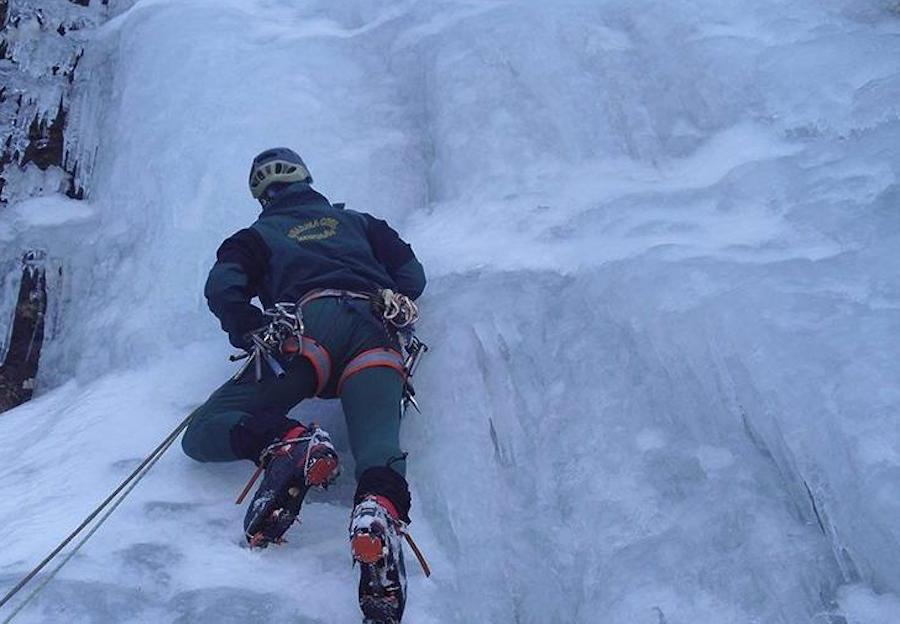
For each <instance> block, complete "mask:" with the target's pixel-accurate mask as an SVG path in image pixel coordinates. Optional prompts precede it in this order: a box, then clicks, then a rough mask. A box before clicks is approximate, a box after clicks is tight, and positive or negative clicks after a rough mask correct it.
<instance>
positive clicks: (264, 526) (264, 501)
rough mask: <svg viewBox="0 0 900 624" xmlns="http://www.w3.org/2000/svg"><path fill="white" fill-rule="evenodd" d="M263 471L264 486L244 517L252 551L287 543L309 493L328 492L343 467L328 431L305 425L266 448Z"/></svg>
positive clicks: (262, 458) (262, 464)
mask: <svg viewBox="0 0 900 624" xmlns="http://www.w3.org/2000/svg"><path fill="white" fill-rule="evenodd" d="M260 470H262V471H264V473H265V474H264V476H263V480H262V483H260V486H259V488H258V489H257V490H256V493H255V494H254V495H253V500H252V501H250V507H249V508H248V509H247V514H246V516H245V517H244V533H245V535H246V538H247V543H248V544H249V545H250V547H252V548H265V547H266V546H268V545H269V544H280V543H282V542H284V538H283V535H284V534H285V532H286V531H287V530H288V529H289V528H290V527H291V525H292V524H294V522H298V521H299V519H300V507H301V505H302V504H303V499H304V498H305V497H306V493H307V492H308V491H309V490H310V488H314V487H318V488H322V489H326V488H328V486H329V485H330V484H331V483H332V482H334V480H335V479H336V478H337V477H338V475H339V474H340V463H339V460H338V455H337V452H335V450H334V446H333V445H332V443H331V438H330V437H329V435H328V433H327V432H326V431H325V430H323V429H319V428H318V427H316V426H315V425H312V426H311V427H309V428H307V427H304V426H302V425H301V426H297V427H294V428H293V429H291V430H290V431H288V432H287V433H286V434H285V435H284V436H283V437H282V438H281V439H279V440H276V441H275V442H274V443H272V444H270V445H269V446H268V447H266V449H265V450H264V451H263V454H262V457H261V459H260ZM260 470H257V474H256V475H254V478H253V479H251V481H250V484H248V487H247V488H246V489H245V492H246V491H248V490H249V488H250V487H252V484H253V481H254V480H255V478H256V477H257V476H258V474H259V472H260ZM241 500H243V496H242V497H241V498H239V499H238V501H239V502H240V501H241Z"/></svg>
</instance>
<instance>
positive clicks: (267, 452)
mask: <svg viewBox="0 0 900 624" xmlns="http://www.w3.org/2000/svg"><path fill="white" fill-rule="evenodd" d="M312 429H313V431H315V425H313V427H312ZM312 437H313V434H312V433H311V434H309V435H305V436H300V437H299V438H287V439H285V440H279V441H278V442H275V443H274V444H270V445H269V446H267V447H266V448H264V449H263V452H262V454H261V455H260V456H259V466H257V467H256V470H254V471H253V474H252V475H251V476H250V480H249V481H248V482H247V485H245V486H244V489H243V490H241V493H240V495H239V496H238V497H237V500H236V501H234V504H235V505H240V504H241V503H243V502H244V499H245V498H247V494H249V493H250V489H251V488H252V487H253V484H254V483H256V481H257V480H258V479H259V476H260V475H261V474H262V473H263V470H265V468H266V460H268V459H269V457H270V456H271V455H273V454H274V453H275V451H277V450H278V449H280V448H281V447H283V446H287V445H289V444H296V443H297V442H308V441H309V440H311V439H312Z"/></svg>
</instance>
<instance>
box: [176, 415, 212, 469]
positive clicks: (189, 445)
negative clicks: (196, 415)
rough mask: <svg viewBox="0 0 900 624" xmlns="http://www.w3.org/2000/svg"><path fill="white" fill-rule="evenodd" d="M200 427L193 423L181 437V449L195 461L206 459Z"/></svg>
mask: <svg viewBox="0 0 900 624" xmlns="http://www.w3.org/2000/svg"><path fill="white" fill-rule="evenodd" d="M199 429H200V427H197V426H195V425H194V423H191V424H190V425H189V426H188V428H187V429H185V431H184V435H183V436H182V438H181V450H182V451H184V454H185V455H187V456H188V457H190V458H191V459H193V460H195V461H199V462H202V461H206V459H205V457H204V454H203V444H202V439H203V437H202V436H201V435H199Z"/></svg>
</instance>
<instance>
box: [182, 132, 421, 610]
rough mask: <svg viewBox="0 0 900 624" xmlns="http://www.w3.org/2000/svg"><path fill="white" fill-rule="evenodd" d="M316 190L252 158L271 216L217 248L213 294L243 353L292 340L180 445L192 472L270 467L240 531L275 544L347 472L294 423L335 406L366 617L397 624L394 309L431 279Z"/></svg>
mask: <svg viewBox="0 0 900 624" xmlns="http://www.w3.org/2000/svg"><path fill="white" fill-rule="evenodd" d="M312 181H313V180H312V177H311V176H310V174H309V170H308V169H307V167H306V165H305V164H304V163H303V160H302V159H301V158H300V156H299V155H297V154H296V153H295V152H293V151H292V150H290V149H287V148H275V149H270V150H266V151H264V152H262V153H261V154H259V155H258V156H257V157H256V158H255V159H254V160H253V164H252V166H251V169H250V191H251V194H252V195H253V197H254V198H256V199H257V200H259V202H260V204H261V205H262V213H261V214H260V215H259V217H258V219H257V220H256V222H254V223H253V224H252V225H251V226H250V227H248V228H246V229H242V230H240V231H239V232H237V233H236V234H234V235H233V236H231V237H230V238H228V239H226V240H225V242H224V243H222V245H221V247H219V250H218V253H217V260H216V262H215V265H214V266H213V268H212V270H211V271H210V273H209V278H208V280H207V282H206V289H205V295H206V298H207V300H208V302H209V307H210V310H212V312H213V313H214V314H215V315H216V316H217V317H218V319H219V321H220V322H221V325H222V329H224V330H225V331H226V332H228V337H229V340H230V341H231V344H232V345H234V346H235V347H237V348H240V349H244V350H245V351H247V352H248V353H251V352H253V349H254V348H255V347H258V346H260V345H262V346H266V345H269V346H271V344H272V336H273V335H274V336H278V335H283V336H286V337H285V339H284V340H279V341H278V344H276V345H275V349H273V350H272V353H274V354H275V356H276V357H275V359H276V361H275V362H274V363H273V362H272V356H271V355H270V354H269V353H264V354H260V353H259V352H257V358H258V359H260V360H265V363H266V364H270V365H267V366H262V365H261V364H260V363H259V362H257V363H256V366H255V367H253V366H245V368H244V372H243V373H239V375H236V376H235V378H232V379H231V380H229V381H227V382H226V383H225V384H224V385H222V386H221V387H220V388H219V389H218V390H216V391H215V392H214V393H213V394H212V395H211V396H210V397H209V399H208V400H207V401H206V403H204V404H203V405H202V406H200V407H199V408H197V410H196V411H195V412H194V414H193V417H192V419H191V424H190V426H189V427H188V429H187V430H186V432H185V435H184V438H183V440H182V447H183V448H184V452H185V453H187V454H188V455H189V456H190V457H192V458H193V459H195V460H197V461H201V462H228V461H235V460H239V459H248V460H250V461H252V462H254V463H256V464H257V466H258V467H260V468H261V469H263V470H264V476H263V480H262V482H261V485H260V486H259V488H258V490H257V491H256V493H255V495H254V497H253V499H252V501H251V503H250V506H249V508H248V511H247V514H246V517H245V519H244V530H245V534H246V537H247V541H248V542H249V544H250V545H251V546H254V547H264V546H266V545H268V544H270V543H278V542H279V541H281V539H282V535H283V534H284V532H285V531H286V530H287V529H288V528H289V527H290V526H291V524H292V523H293V522H294V521H295V520H296V519H297V517H298V514H299V511H300V505H301V504H302V502H303V499H304V497H305V495H306V492H307V491H308V489H309V488H311V487H318V488H325V487H327V486H328V485H329V484H330V483H331V482H332V481H333V480H334V479H335V478H336V477H337V476H338V473H339V472H340V463H339V459H338V455H337V452H336V451H335V448H334V446H333V445H332V443H331V440H330V438H329V436H328V433H326V432H325V431H324V430H322V429H321V428H319V427H318V426H316V425H314V424H302V423H300V422H298V421H296V420H292V419H290V418H288V417H287V413H288V411H289V410H290V409H291V408H292V407H294V406H295V405H296V404H297V403H299V402H300V401H302V400H303V399H307V398H310V397H322V398H339V399H340V400H341V405H342V407H343V411H344V416H345V419H346V423H347V431H348V433H349V439H350V449H351V451H352V453H353V457H354V459H355V460H356V480H357V488H356V494H355V496H354V507H353V512H352V515H351V523H350V545H351V554H352V556H353V558H354V560H355V561H357V562H358V563H359V566H360V574H361V577H360V584H359V602H360V607H361V609H362V611H363V614H364V617H365V622H369V623H372V624H376V623H378V624H380V623H385V624H393V623H397V622H399V621H400V618H401V617H402V614H403V608H404V605H405V600H406V595H405V594H406V587H405V586H406V578H405V577H406V575H405V570H404V564H403V553H402V548H401V540H400V536H401V531H402V530H403V529H404V527H405V523H407V522H409V509H410V494H409V489H408V487H407V482H406V479H405V473H406V460H405V458H406V455H405V453H404V452H403V451H402V450H401V449H400V440H399V433H400V404H401V399H402V397H403V393H404V388H405V385H404V384H405V383H406V382H405V370H404V360H403V357H402V356H401V346H400V339H401V337H400V336H398V334H399V333H400V332H398V330H397V328H396V323H395V321H396V319H395V318H393V317H392V316H391V315H390V314H388V313H387V312H386V310H387V309H392V310H394V313H397V311H398V310H399V311H400V315H401V316H403V315H404V314H407V313H409V311H410V310H413V311H414V310H415V305H414V304H413V303H412V300H414V299H416V298H417V297H418V296H419V295H421V294H422V290H423V289H424V288H425V275H424V272H423V269H422V265H421V264H420V263H419V261H418V260H417V259H416V257H415V255H414V254H413V251H412V248H411V247H410V246H409V245H408V244H407V243H405V242H404V241H403V240H401V239H400V237H399V236H398V234H397V232H395V231H394V230H393V229H391V227H390V226H389V225H388V224H387V223H386V222H385V221H382V220H380V219H376V218H374V217H372V216H371V215H369V214H366V213H361V212H354V211H352V210H346V209H343V207H342V206H341V205H336V206H335V205H332V204H330V203H329V202H328V200H327V199H326V198H325V197H323V196H322V195H320V194H319V193H318V192H316V191H315V190H313V188H312V187H311V184H312ZM254 297H258V298H259V301H260V302H261V303H262V306H263V308H264V309H266V310H272V309H275V308H278V306H277V305H276V304H283V303H287V304H289V306H288V308H286V309H287V310H288V311H289V312H290V311H291V310H294V313H293V315H291V314H288V315H287V316H286V317H285V318H288V319H293V320H292V321H290V322H288V323H287V325H291V323H294V325H295V327H294V329H296V330H297V331H294V332H293V333H292V332H290V331H289V332H287V333H286V334H278V333H277V331H275V333H273V328H274V329H275V330H278V327H282V325H278V326H277V327H276V325H277V323H282V324H283V321H284V319H283V318H282V319H275V317H273V316H272V315H271V314H264V312H263V311H262V310H261V309H260V308H258V307H256V306H254V305H253V304H252V303H251V300H252V299H253V298H254ZM292 305H293V306H294V307H291V306H292ZM287 325H285V326H287ZM267 331H268V333H266V332H267ZM267 340H268V343H267V342H266V341H267ZM254 370H255V372H256V375H260V374H261V376H260V377H259V379H256V378H255V375H254V374H253V373H254ZM279 373H280V376H279Z"/></svg>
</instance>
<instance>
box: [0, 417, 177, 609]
mask: <svg viewBox="0 0 900 624" xmlns="http://www.w3.org/2000/svg"><path fill="white" fill-rule="evenodd" d="M190 420H191V417H190V416H188V417H187V418H185V419H184V420H183V421H182V422H181V424H179V425H178V426H177V427H176V428H175V429H174V430H173V431H172V433H170V434H169V435H168V436H167V437H166V439H165V440H163V441H162V442H161V443H160V445H159V446H157V447H156V448H155V449H153V452H151V453H150V455H148V456H147V457H146V459H144V461H142V462H141V464H140V465H139V466H138V467H137V468H135V469H134V471H133V472H132V473H131V474H130V475H128V477H127V478H126V479H125V480H124V481H122V483H120V484H119V486H118V487H117V488H116V489H115V490H113V492H112V494H110V495H109V496H107V497H106V500H104V501H103V502H102V503H100V504H99V505H98V506H97V507H96V508H95V509H94V511H92V512H91V513H90V515H88V517H87V518H85V519H84V520H83V521H82V523H81V524H79V525H78V527H77V528H76V529H75V530H74V531H72V532H71V533H70V534H69V535H68V536H67V537H66V538H65V539H64V540H63V541H62V542H60V544H59V545H58V546H57V547H56V548H54V549H53V551H52V552H51V553H50V554H49V555H47V556H46V557H45V558H44V559H43V561H41V562H40V563H39V564H38V565H37V566H35V567H34V569H33V570H32V571H31V572H29V573H28V574H26V575H25V577H24V578H22V580H21V581H19V582H18V583H17V584H16V586H15V587H13V588H12V589H11V590H9V592H7V594H6V595H5V596H4V597H3V598H2V599H0V608H2V607H3V605H5V604H6V603H8V602H9V601H10V600H11V599H12V598H13V597H14V596H15V595H16V594H18V593H19V592H20V591H21V590H22V588H23V587H25V585H27V584H28V582H29V581H31V579H33V578H34V577H35V576H37V575H38V573H39V572H40V571H41V570H43V569H44V568H45V567H46V566H47V565H48V564H49V563H50V562H51V561H52V560H53V559H54V558H55V557H56V556H57V555H58V554H59V553H60V552H62V550H63V549H64V548H65V547H66V546H67V545H69V543H71V542H72V540H74V539H75V538H76V537H78V535H79V533H81V532H82V531H83V530H84V529H85V528H87V527H88V525H90V523H91V522H92V521H93V520H94V519H95V518H97V516H100V514H101V513H102V512H103V510H104V509H105V508H106V507H107V506H109V505H110V503H112V506H111V507H109V509H107V510H106V512H105V513H103V515H102V516H100V519H99V520H97V523H96V524H95V525H94V526H93V527H92V528H91V530H90V531H88V532H87V533H86V534H85V535H84V537H83V538H82V539H81V540H80V541H79V542H78V543H77V544H75V546H74V547H73V548H72V550H71V551H69V553H68V554H67V555H66V556H65V557H64V558H63V559H62V560H61V561H60V562H59V564H58V565H57V566H56V567H55V568H53V570H51V571H50V572H49V573H48V574H47V576H46V577H45V578H44V579H43V580H42V581H41V583H40V584H39V585H38V586H37V587H35V588H34V590H32V592H31V593H30V594H28V596H26V597H25V599H24V600H23V601H22V602H21V603H20V604H19V605H18V606H17V607H16V608H15V609H14V610H13V611H12V612H11V613H10V614H9V615H8V616H7V617H6V619H4V620H3V622H2V624H8V623H9V622H11V621H12V619H13V618H14V617H15V616H16V615H18V614H19V613H20V612H21V611H22V609H24V608H25V606H26V605H28V604H29V603H30V602H31V600H32V599H34V597H35V596H37V595H38V594H39V593H40V592H41V591H42V590H43V589H44V588H45V587H46V586H47V584H48V583H49V582H50V581H51V580H53V578H54V577H55V576H56V574H57V573H58V572H59V571H60V570H61V569H62V568H63V566H65V565H66V564H67V563H68V562H69V561H70V560H71V559H72V557H73V556H74V555H75V554H76V553H77V552H78V551H79V550H80V549H81V547H82V546H84V545H85V543H87V541H88V540H89V539H90V538H91V537H92V536H93V535H94V533H96V532H97V529H99V528H100V527H101V526H102V525H103V523H104V522H106V520H107V519H108V518H109V517H110V516H111V515H112V513H113V512H114V511H115V510H116V508H117V507H118V506H119V505H120V504H121V503H122V501H124V500H125V498H126V497H127V496H128V494H130V493H131V491H132V490H133V489H134V488H135V487H136V486H137V484H138V483H139V482H140V481H141V479H143V478H144V477H145V476H146V475H147V473H148V472H150V469H151V468H152V467H153V466H154V465H155V464H156V462H158V461H159V460H160V458H162V456H163V455H164V454H165V452H166V451H167V450H169V447H170V446H172V443H174V442H175V440H176V439H177V438H178V436H179V435H180V434H181V432H182V431H183V430H184V429H185V427H187V425H188V423H189V422H190Z"/></svg>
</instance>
